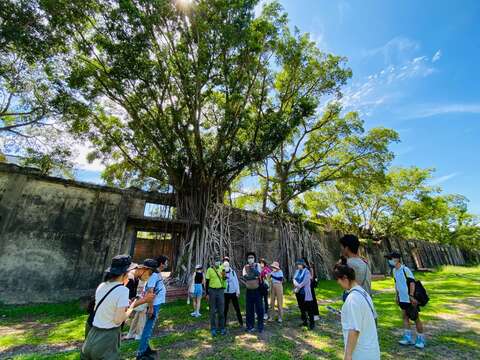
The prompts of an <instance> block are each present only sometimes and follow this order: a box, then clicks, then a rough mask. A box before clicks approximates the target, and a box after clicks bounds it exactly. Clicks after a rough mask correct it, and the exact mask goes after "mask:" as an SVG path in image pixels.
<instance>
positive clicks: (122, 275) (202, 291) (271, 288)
mask: <svg viewBox="0 0 480 360" xmlns="http://www.w3.org/2000/svg"><path fill="white" fill-rule="evenodd" d="M340 244H341V248H342V257H341V260H340V261H339V262H338V263H337V264H336V265H335V267H334V269H333V274H334V276H335V279H336V280H337V282H338V284H339V285H340V286H341V287H342V288H343V290H344V292H343V301H344V303H343V306H342V309H341V312H340V311H338V310H335V309H333V308H331V310H332V311H333V312H335V313H337V314H339V315H340V316H341V326H342V330H343V337H344V345H345V348H344V350H345V356H344V358H345V359H359V360H360V359H362V360H369V359H372V360H376V359H380V347H379V343H378V334H377V313H376V311H375V306H374V302H373V301H372V297H371V278H372V275H371V271H370V267H369V265H368V262H367V261H366V260H365V259H363V258H361V257H360V256H359V254H358V249H359V246H360V242H359V239H358V238H357V237H356V236H354V235H345V236H343V237H342V238H341V239H340ZM387 258H388V264H389V266H390V267H391V268H392V271H393V276H394V279H395V289H396V299H397V303H398V305H399V307H400V308H401V309H402V314H403V322H404V334H403V337H402V339H401V340H400V341H399V342H400V344H401V345H414V346H415V347H417V348H420V349H422V348H424V346H425V337H424V335H423V324H422V322H421V321H420V318H419V311H420V308H419V306H418V302H417V300H416V299H415V279H414V276H413V273H412V272H411V270H410V269H408V267H406V266H405V265H403V264H402V262H401V255H400V254H399V253H398V252H392V253H390V254H389V255H388V256H387ZM167 263H168V259H167V258H166V257H165V256H160V257H158V258H156V259H146V260H144V262H143V263H142V264H141V265H137V264H133V263H132V261H131V258H130V256H127V255H119V256H116V257H114V258H113V260H112V263H111V266H110V267H109V268H108V269H107V270H106V272H105V279H104V281H103V282H102V283H101V284H100V285H99V286H98V288H97V290H96V292H95V300H94V302H93V303H92V308H91V311H90V316H89V320H88V321H87V325H86V339H85V342H84V344H83V347H82V351H81V359H85V360H87V359H88V360H94V359H117V358H118V351H119V347H120V340H121V328H122V326H123V324H124V322H125V321H126V320H127V319H128V318H129V317H131V315H132V314H133V315H134V316H133V319H132V322H131V325H130V331H129V333H128V335H127V336H126V338H135V339H137V340H140V342H139V347H138V351H137V359H153V358H154V355H155V350H153V349H152V348H151V347H150V346H149V339H150V338H151V336H152V332H153V329H154V326H155V323H156V320H157V318H158V313H159V310H160V307H161V306H162V304H164V303H165V298H166V287H165V283H164V279H163V278H162V274H161V272H162V270H163V269H165V267H166V266H167ZM295 264H296V271H295V274H294V276H293V291H294V293H295V297H296V299H297V303H298V307H299V309H300V314H301V319H302V323H301V325H302V326H306V327H308V328H309V329H314V328H315V320H317V319H318V315H319V311H318V303H317V300H316V297H315V288H316V286H317V280H316V278H315V273H314V270H313V266H309V264H308V262H307V261H306V260H305V259H298V260H297V261H296V263H295ZM284 283H285V278H284V274H283V271H282V269H281V267H280V264H279V262H278V261H274V262H272V263H271V264H268V263H267V261H266V260H265V259H260V260H257V256H256V254H255V253H253V252H249V253H248V254H247V256H246V264H245V265H244V266H243V269H242V271H241V272H240V271H238V272H237V271H236V270H235V269H234V268H233V267H232V266H231V260H230V258H229V257H228V256H226V257H223V258H220V257H219V258H218V259H217V260H216V261H215V262H214V263H212V264H211V265H210V266H209V267H208V269H207V271H206V272H204V269H203V266H202V265H201V264H199V265H197V266H196V267H195V272H194V273H193V274H192V275H191V279H190V284H189V296H190V298H191V299H192V303H193V312H192V313H191V315H192V316H193V317H200V316H201V314H200V309H201V301H202V298H203V297H204V296H205V297H206V299H207V300H208V302H209V311H210V329H211V334H212V336H218V335H226V334H227V331H226V323H227V319H228V310H229V305H230V303H232V305H233V308H234V310H235V313H236V316H237V319H238V322H239V324H240V326H241V327H243V317H242V313H241V311H240V304H239V297H240V285H241V284H243V285H244V286H245V288H246V291H245V300H246V301H245V302H246V309H245V310H246V317H245V323H246V331H248V332H258V333H262V332H263V329H264V321H265V320H268V319H272V320H274V317H275V307H276V320H277V321H278V323H280V324H281V323H282V322H283V315H284V314H283V296H284V295H283V290H284ZM139 288H140V293H138V292H137V289H139ZM269 300H270V301H269ZM410 321H414V322H415V325H416V330H417V334H416V337H414V335H413V333H412V331H411V329H410ZM255 322H256V326H255Z"/></svg>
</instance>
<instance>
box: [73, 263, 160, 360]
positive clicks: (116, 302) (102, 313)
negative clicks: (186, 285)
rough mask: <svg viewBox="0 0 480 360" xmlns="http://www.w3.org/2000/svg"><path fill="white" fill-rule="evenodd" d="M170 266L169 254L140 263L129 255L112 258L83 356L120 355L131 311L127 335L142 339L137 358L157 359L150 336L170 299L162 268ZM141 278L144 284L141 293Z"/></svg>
mask: <svg viewBox="0 0 480 360" xmlns="http://www.w3.org/2000/svg"><path fill="white" fill-rule="evenodd" d="M167 266H168V258H167V257H166V256H159V257H158V258H156V259H145V260H144V261H143V264H140V265H138V264H134V263H132V259H131V257H130V256H128V255H118V256H115V257H114V258H113V259H112V263H111V266H110V267H109V268H108V269H107V270H106V271H105V277H104V281H103V282H102V283H101V284H100V285H99V286H98V287H97V290H96V291H95V299H94V301H92V305H91V307H90V309H89V313H90V315H89V319H88V321H87V324H86V329H85V342H84V344H83V346H82V350H81V353H80V358H81V359H83V360H97V359H118V358H119V355H118V352H119V348H120V340H121V329H122V327H123V324H124V323H125V321H126V320H127V319H128V318H129V317H131V315H133V319H132V323H131V325H130V331H129V334H128V335H127V337H128V338H135V339H137V340H140V342H139V346H138V350H137V359H144V360H149V359H154V356H155V353H156V351H155V350H153V349H152V348H151V347H150V346H149V340H150V338H151V336H152V334H153V330H154V327H155V323H156V321H157V318H158V313H159V310H160V306H162V304H164V303H165V300H166V287H165V283H164V279H163V277H162V270H164V269H165V268H166V267H167ZM140 282H142V283H143V286H142V289H141V291H140V294H138V288H139V284H140Z"/></svg>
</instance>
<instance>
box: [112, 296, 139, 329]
mask: <svg viewBox="0 0 480 360" xmlns="http://www.w3.org/2000/svg"><path fill="white" fill-rule="evenodd" d="M134 307H135V301H133V303H132V304H131V305H130V306H129V307H119V308H117V310H116V311H115V315H114V317H113V322H114V323H115V324H116V325H118V326H120V325H122V323H123V322H124V321H125V320H127V319H128V318H129V317H130V314H131V313H132V311H133V309H134Z"/></svg>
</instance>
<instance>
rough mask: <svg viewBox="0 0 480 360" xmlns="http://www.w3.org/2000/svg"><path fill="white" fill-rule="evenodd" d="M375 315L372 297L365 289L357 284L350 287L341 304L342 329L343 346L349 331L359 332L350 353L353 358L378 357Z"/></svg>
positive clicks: (361, 359) (370, 358)
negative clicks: (353, 348)
mask: <svg viewBox="0 0 480 360" xmlns="http://www.w3.org/2000/svg"><path fill="white" fill-rule="evenodd" d="M376 317H377V315H376V312H375V308H374V306H373V302H372V299H371V298H370V296H369V295H368V294H367V293H366V291H365V290H364V289H363V288H362V287H361V286H359V285H356V286H354V287H353V288H352V289H350V290H349V291H348V296H347V299H346V300H345V303H344V304H343V306H342V331H343V338H344V343H345V347H346V346H347V339H348V333H349V331H351V330H353V331H356V332H358V333H359V336H358V340H357V344H356V346H355V350H354V351H353V354H352V359H353V360H357V359H358V360H378V359H380V346H379V344H378V334H377V327H376V324H375V318H376Z"/></svg>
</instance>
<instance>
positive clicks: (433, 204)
mask: <svg viewBox="0 0 480 360" xmlns="http://www.w3.org/2000/svg"><path fill="white" fill-rule="evenodd" d="M432 173H433V171H432V170H431V169H419V168H416V167H412V168H394V169H392V170H390V171H389V172H388V173H387V174H386V176H385V177H383V178H382V177H376V178H375V177H373V178H370V179H369V180H368V181H365V180H358V179H344V180H340V181H337V182H336V183H335V184H330V185H326V186H323V187H322V188H321V190H320V191H315V192H308V193H306V194H305V196H304V197H303V199H302V201H300V200H298V201H297V202H296V206H297V209H302V210H304V211H306V213H307V214H308V216H309V218H310V219H312V221H314V222H317V223H320V224H322V225H323V226H327V227H329V228H332V229H339V230H343V231H344V232H353V233H356V234H358V235H359V236H361V237H363V238H371V239H380V238H382V237H392V236H395V237H399V238H403V239H420V240H427V241H432V242H441V243H446V244H453V245H458V246H461V247H465V248H468V247H470V248H471V247H472V246H477V247H478V240H479V239H480V237H479V234H480V232H479V231H478V230H479V226H478V224H479V220H478V218H477V217H476V216H473V215H471V214H469V213H468V211H467V199H466V198H465V197H463V196H460V195H445V194H441V189H440V188H439V187H434V186H431V185H429V181H430V180H431V179H432Z"/></svg>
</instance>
